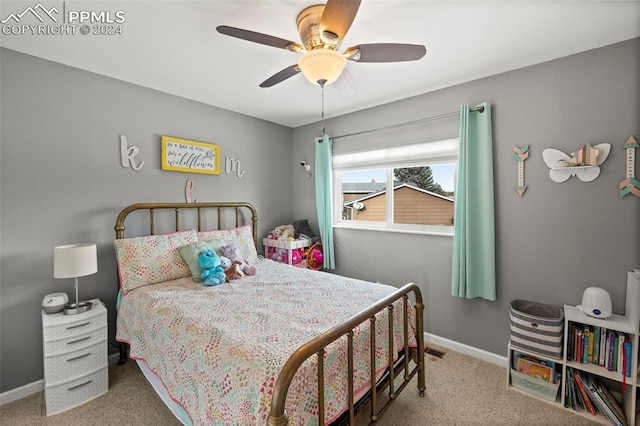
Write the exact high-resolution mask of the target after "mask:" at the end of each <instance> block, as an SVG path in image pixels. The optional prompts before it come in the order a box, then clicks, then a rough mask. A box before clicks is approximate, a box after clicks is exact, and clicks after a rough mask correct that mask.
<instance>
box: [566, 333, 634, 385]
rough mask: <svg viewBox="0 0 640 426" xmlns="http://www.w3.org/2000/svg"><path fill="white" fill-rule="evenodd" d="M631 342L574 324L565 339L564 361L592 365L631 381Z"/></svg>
mask: <svg viewBox="0 0 640 426" xmlns="http://www.w3.org/2000/svg"><path fill="white" fill-rule="evenodd" d="M632 353H633V346H632V342H631V340H630V338H629V336H627V335H626V334H625V333H622V332H618V331H614V330H611V329H606V328H604V327H598V326H590V325H587V324H580V323H573V322H571V323H570V325H569V335H568V337H567V360H568V361H574V362H579V363H581V364H593V365H599V366H602V367H604V368H606V369H607V370H609V371H616V372H619V373H620V374H624V375H625V376H626V377H631V374H632V371H631V362H629V361H630V360H632V358H631V354H632Z"/></svg>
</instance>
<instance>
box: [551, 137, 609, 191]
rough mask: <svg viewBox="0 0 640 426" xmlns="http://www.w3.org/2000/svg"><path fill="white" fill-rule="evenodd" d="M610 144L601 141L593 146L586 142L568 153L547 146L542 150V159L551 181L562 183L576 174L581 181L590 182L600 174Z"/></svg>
mask: <svg viewBox="0 0 640 426" xmlns="http://www.w3.org/2000/svg"><path fill="white" fill-rule="evenodd" d="M610 151H611V144H608V143H601V144H598V145H595V146H593V147H592V146H591V145H589V144H586V145H585V146H583V147H582V148H580V149H579V150H578V151H576V152H572V153H571V155H568V154H566V153H564V152H562V151H560V150H559V149H555V148H547V149H545V150H544V151H542V159H543V160H544V162H545V164H546V165H547V167H549V177H550V178H551V180H552V181H554V182H557V183H562V182H565V181H567V180H569V178H571V176H577V177H578V179H580V180H581V181H583V182H591V181H593V180H595V179H596V178H597V177H598V176H600V165H601V164H602V163H604V161H605V160H606V159H607V157H608V156H609V152H610Z"/></svg>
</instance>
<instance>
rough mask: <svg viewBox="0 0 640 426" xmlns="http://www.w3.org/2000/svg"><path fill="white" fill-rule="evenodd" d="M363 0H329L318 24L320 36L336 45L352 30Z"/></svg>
mask: <svg viewBox="0 0 640 426" xmlns="http://www.w3.org/2000/svg"><path fill="white" fill-rule="evenodd" d="M360 1H361V0H328V1H327V4H326V5H325V7H324V11H323V12H322V18H320V24H318V30H319V31H320V35H321V36H322V37H324V38H325V39H327V40H329V41H331V42H332V43H336V42H338V41H339V40H342V39H343V38H344V36H345V35H346V34H347V31H349V28H351V24H352V23H353V20H354V18H355V17H356V13H358V8H359V7H360Z"/></svg>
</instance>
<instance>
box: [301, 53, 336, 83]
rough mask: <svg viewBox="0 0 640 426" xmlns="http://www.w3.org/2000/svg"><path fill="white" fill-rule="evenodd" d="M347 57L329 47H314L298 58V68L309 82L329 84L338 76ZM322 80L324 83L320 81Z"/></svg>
mask: <svg viewBox="0 0 640 426" xmlns="http://www.w3.org/2000/svg"><path fill="white" fill-rule="evenodd" d="M346 64H347V59H346V58H345V57H344V56H343V55H342V54H341V53H338V52H336V51H335V50H331V49H314V50H310V51H308V52H305V53H304V54H303V55H302V56H301V57H300V59H298V68H300V71H302V74H303V75H304V76H305V77H306V78H307V80H309V81H310V82H311V83H313V84H316V85H327V84H331V83H333V82H334V81H336V80H337V79H338V77H340V74H342V71H343V70H344V67H345V66H346ZM322 80H324V81H325V82H324V83H322V84H321V83H320V81H322Z"/></svg>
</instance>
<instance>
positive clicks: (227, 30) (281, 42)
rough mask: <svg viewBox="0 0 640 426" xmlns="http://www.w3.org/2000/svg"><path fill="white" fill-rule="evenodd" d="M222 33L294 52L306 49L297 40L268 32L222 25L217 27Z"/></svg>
mask: <svg viewBox="0 0 640 426" xmlns="http://www.w3.org/2000/svg"><path fill="white" fill-rule="evenodd" d="M216 30H218V32H219V33H220V34H224V35H228V36H231V37H235V38H239V39H242V40H247V41H252V42H254V43H258V44H264V45H267V46H273V47H277V48H280V49H287V50H291V51H294V52H301V51H304V48H303V47H302V46H301V45H299V44H298V43H296V42H295V41H291V40H285V39H283V38H279V37H274V36H270V35H268V34H262V33H257V32H255V31H250V30H243V29H242V28H235V27H229V26H226V25H220V26H218V27H216Z"/></svg>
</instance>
